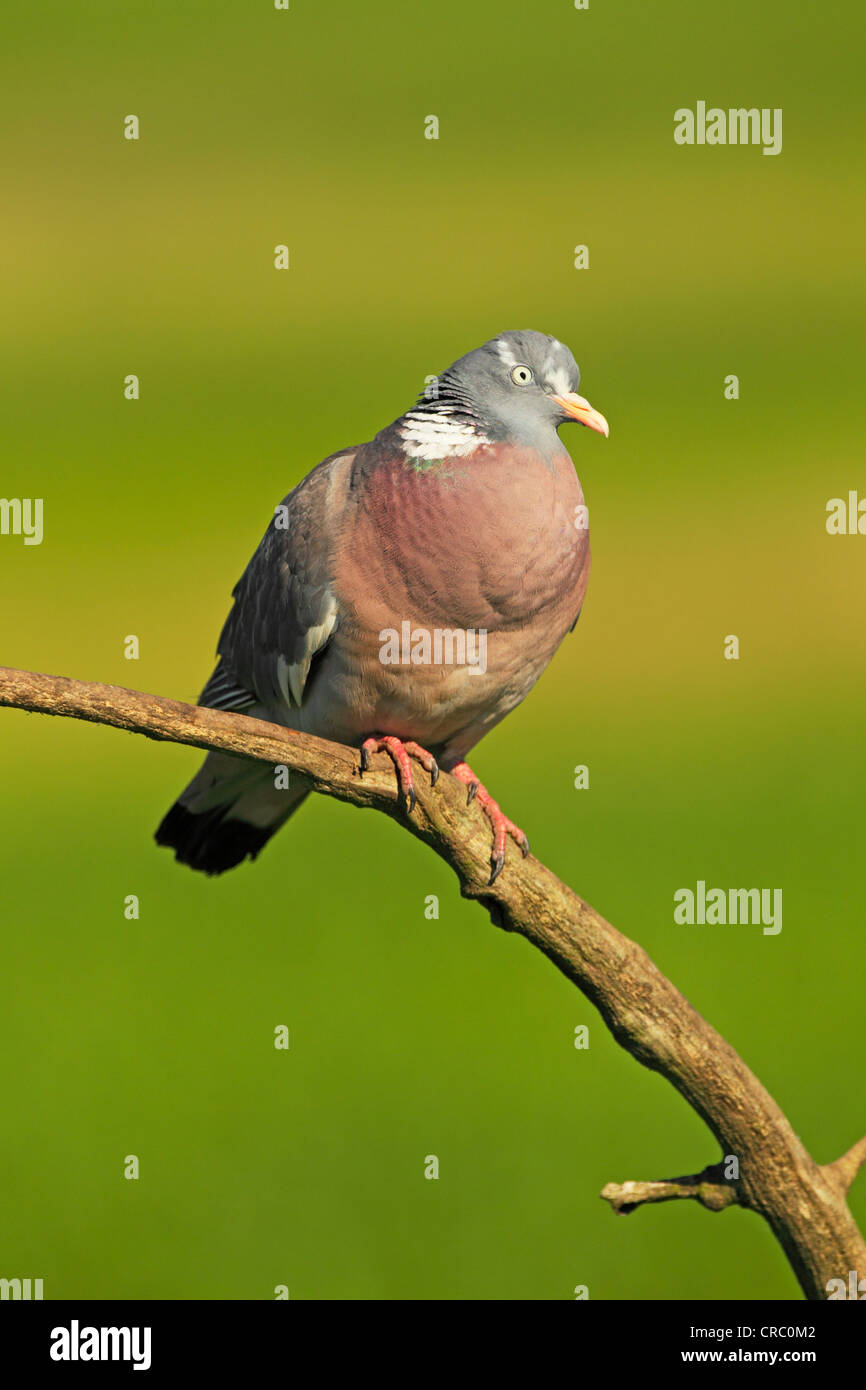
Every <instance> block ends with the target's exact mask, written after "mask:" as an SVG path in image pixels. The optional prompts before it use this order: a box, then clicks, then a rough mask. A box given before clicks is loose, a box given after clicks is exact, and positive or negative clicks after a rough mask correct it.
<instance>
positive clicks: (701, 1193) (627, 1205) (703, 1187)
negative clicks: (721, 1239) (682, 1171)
mask: <svg viewBox="0 0 866 1390" xmlns="http://www.w3.org/2000/svg"><path fill="white" fill-rule="evenodd" d="M724 1169H725V1165H724V1164H723V1163H713V1164H711V1165H710V1166H709V1167H708V1168H705V1169H704V1170H703V1172H702V1173H692V1174H690V1175H689V1176H688V1177H685V1178H659V1179H657V1180H656V1181H654V1182H609V1183H608V1184H607V1185H606V1186H605V1187H603V1188H602V1189H601V1195H602V1197H603V1198H604V1200H605V1201H606V1202H610V1204H611V1207H612V1208H613V1210H614V1211H615V1212H619V1213H621V1214H623V1215H628V1213H629V1212H632V1211H635V1210H636V1208H637V1207H640V1206H643V1205H645V1204H646V1203H648V1202H674V1201H677V1200H679V1199H682V1198H689V1197H691V1198H694V1199H695V1200H696V1201H698V1202H700V1204H701V1206H702V1207H706V1208H707V1211H724V1209H725V1207H732V1206H736V1205H738V1203H739V1200H740V1199H739V1196H738V1193H737V1186H736V1183H733V1182H725V1181H724Z"/></svg>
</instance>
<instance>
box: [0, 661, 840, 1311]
mask: <svg viewBox="0 0 866 1390" xmlns="http://www.w3.org/2000/svg"><path fill="white" fill-rule="evenodd" d="M0 705H6V706H10V707H13V708H17V709H22V710H31V711H38V712H40V713H43V714H56V715H65V716H68V717H71V718H74V719H85V720H89V721H90V722H91V723H97V724H110V725H113V726H114V727H115V728H119V729H126V730H128V731H129V732H132V733H139V734H144V735H146V736H147V737H148V738H154V739H161V740H167V741H170V742H173V743H185V744H191V745H192V746H193V747H196V748H203V749H216V750H219V751H222V752H228V753H234V754H236V755H237V756H238V757H242V758H249V759H253V760H260V761H265V762H271V763H281V764H284V765H285V766H287V767H288V768H289V769H290V772H291V773H292V774H293V775H294V776H296V777H298V778H300V779H302V780H303V781H304V782H306V784H307V785H308V786H309V787H310V788H311V789H312V790H315V791H318V792H322V793H324V794H325V795H327V796H333V797H336V798H337V799H338V800H340V801H348V802H351V803H352V804H354V805H355V806H360V807H370V808H374V809H376V810H379V811H384V812H385V814H386V815H389V816H391V817H392V818H393V819H395V820H399V821H402V823H403V824H404V825H405V826H406V828H407V829H408V830H410V831H411V833H412V834H413V835H416V836H417V837H418V838H419V839H421V840H423V841H424V842H425V843H426V844H428V845H430V846H431V848H432V849H434V850H435V851H436V853H437V854H439V855H440V856H441V857H442V858H443V859H444V860H445V861H446V862H447V863H448V864H450V865H451V867H452V869H453V870H454V872H455V873H456V874H457V876H458V879H459V881H460V891H461V893H462V894H463V895H464V897H467V898H474V899H476V900H478V901H479V902H480V903H482V904H483V906H484V907H485V908H486V909H487V911H488V912H489V913H490V915H491V917H492V919H493V921H494V922H495V923H496V924H497V925H498V926H501V927H504V928H506V929H507V930H509V931H514V932H519V933H520V934H521V935H522V936H524V937H525V938H526V939H527V941H529V942H531V943H532V945H534V946H536V947H538V949H539V950H540V951H543V952H544V954H545V955H546V956H547V957H548V958H549V959H550V960H551V961H552V962H553V963H554V965H556V966H557V967H558V969H559V970H561V971H562V972H563V974H564V975H566V976H567V977H568V979H570V980H571V981H573V983H574V984H575V985H577V987H578V989H580V990H581V991H582V992H583V993H584V994H585V995H586V997H587V998H588V999H589V1000H591V1002H592V1003H593V1004H595V1006H596V1007H597V1009H598V1010H599V1012H600V1013H601V1016H602V1018H603V1019H604V1021H605V1023H606V1024H607V1026H608V1028H609V1029H610V1031H611V1032H612V1034H613V1036H614V1037H615V1038H616V1040H617V1042H618V1043H619V1044H620V1045H621V1046H622V1047H623V1048H625V1050H626V1051H628V1052H630V1053H631V1055H632V1056H633V1057H635V1058H636V1059H637V1061H639V1062H641V1063H642V1064H643V1065H644V1066H645V1067H649V1068H650V1069H652V1070H653V1071H657V1072H659V1073H660V1074H661V1075H662V1076H664V1077H665V1078H666V1079H667V1080H668V1081H669V1082H670V1083H671V1085H673V1086H675V1087H676V1089H677V1090H678V1091H679V1092H680V1094H681V1095H682V1096H683V1097H684V1099H685V1100H686V1101H687V1102H688V1103H689V1105H691V1106H692V1108H693V1109H694V1110H695V1111H696V1112H697V1114H698V1115H700V1117H701V1119H702V1120H703V1121H704V1122H705V1123H706V1125H707V1127H708V1128H709V1130H710V1131H711V1133H712V1134H713V1135H714V1137H715V1139H716V1141H717V1143H718V1145H719V1148H720V1150H721V1153H722V1155H723V1157H724V1158H725V1159H727V1158H729V1157H730V1156H733V1157H735V1158H736V1159H737V1160H738V1164H739V1177H738V1179H737V1182H736V1203H737V1204H739V1205H741V1206H744V1207H747V1208H749V1209H750V1210H752V1211H754V1212H757V1213H758V1214H759V1215H760V1216H762V1217H763V1218H764V1219H765V1220H766V1221H767V1222H768V1224H769V1226H770V1228H771V1229H772V1231H773V1233H774V1234H775V1236H776V1237H777V1239H778V1240H779V1241H780V1243H781V1245H782V1247H783V1249H784V1250H785V1253H786V1255H787V1257H788V1259H789V1261H790V1263H791V1266H792V1268H793V1270H794V1272H795V1274H796V1276H797V1278H798V1280H799V1282H800V1285H801V1287H802V1289H803V1291H804V1293H805V1295H806V1297H807V1298H810V1299H825V1298H826V1297H827V1283H828V1281H829V1280H830V1279H838V1278H841V1279H843V1280H847V1279H848V1274H849V1271H850V1270H857V1271H859V1273H860V1275H861V1276H862V1275H866V1245H864V1242H863V1238H862V1236H861V1234H860V1232H859V1230H858V1229H857V1226H856V1223H855V1221H854V1218H853V1216H852V1215H851V1212H850V1210H849V1209H848V1205H847V1202H846V1192H847V1189H848V1187H849V1186H850V1183H851V1182H852V1181H853V1178H854V1174H855V1173H856V1171H857V1169H858V1168H859V1166H860V1164H861V1163H862V1162H863V1160H864V1157H866V1140H863V1141H861V1142H860V1143H859V1144H856V1145H855V1146H854V1148H853V1149H851V1151H850V1152H849V1153H848V1154H846V1155H845V1156H844V1157H843V1158H841V1159H839V1160H837V1161H836V1162H835V1163H832V1164H828V1165H825V1166H823V1167H822V1166H820V1165H819V1164H817V1163H816V1162H815V1160H814V1159H813V1158H812V1157H811V1156H810V1154H809V1153H807V1151H806V1149H805V1148H804V1146H803V1145H802V1144H801V1142H800V1140H799V1139H798V1138H797V1135H796V1134H795V1133H794V1131H793V1129H792V1127H791V1125H790V1124H789V1122H788V1120H787V1119H786V1117H785V1116H784V1115H783V1113H782V1111H781V1110H780V1109H779V1107H778V1105H777V1104H776V1102H775V1101H774V1100H773V1098H772V1096H770V1095H769V1094H768V1092H767V1091H766V1090H765V1089H764V1087H763V1086H762V1085H761V1083H760V1082H759V1081H758V1080H757V1078H756V1077H755V1076H753V1074H752V1073H751V1072H750V1071H749V1069H748V1067H746V1065H745V1063H744V1062H743V1061H742V1060H741V1058H740V1057H739V1056H738V1055H737V1053H736V1052H735V1051H734V1049H733V1048H732V1047H731V1046H730V1044H729V1043H727V1042H726V1041H725V1039H724V1038H722V1037H721V1036H720V1035H719V1034H718V1033H717V1032H716V1031H715V1030H714V1029H713V1028H711V1027H710V1025H709V1024H708V1023H707V1022H706V1020H705V1019H703V1018H702V1017H701V1015H700V1014H699V1013H697V1011H696V1010H695V1009H693V1008H692V1006H691V1004H689V1002H688V1001H687V1000H686V999H685V998H684V997H683V995H682V994H680V993H679V991H678V990H677V989H676V988H675V987H674V985H672V984H671V982H670V981H669V980H668V979H666V978H665V976H664V975H662V974H661V972H660V971H659V970H658V969H657V968H656V966H655V965H654V964H653V962H652V961H651V960H650V958H649V956H648V955H647V954H646V952H645V951H644V950H643V949H642V947H640V946H639V945H638V944H637V943H636V942H634V941H631V940H629V938H628V937H625V936H623V935H621V933H620V932H618V931H617V930H616V929H615V928H614V927H612V926H611V925H610V923H609V922H606V921H605V919H604V918H603V917H601V916H600V915H599V913H597V912H596V911H595V910H594V908H592V907H590V906H589V904H588V903H586V902H584V901H583V899H582V898H580V897H578V896H577V894H576V893H574V892H573V891H572V890H571V889H570V888H568V887H567V886H566V885H565V884H563V883H562V882H560V880H559V879H558V878H557V877H556V876H555V875H554V874H553V873H551V871H550V870H549V869H547V868H545V866H544V865H543V864H541V863H539V861H538V860H537V859H535V858H529V859H527V860H521V858H520V855H519V852H518V851H517V850H516V849H514V850H513V852H512V851H511V850H510V851H509V861H508V864H507V867H506V870H505V872H504V873H503V874H501V875H500V876H499V878H498V879H497V880H496V882H495V884H493V885H492V886H489V885H488V883H487V878H488V874H489V852H490V840H489V826H488V823H487V821H486V820H485V819H484V817H483V814H482V812H481V811H480V809H479V808H478V807H476V806H467V802H466V788H465V787H464V786H462V785H461V784H460V783H458V782H457V781H456V779H455V778H453V777H449V776H443V777H441V778H440V779H439V782H438V784H437V786H436V787H435V788H431V787H430V786H429V785H428V784H427V781H426V779H424V778H419V779H417V790H418V802H417V806H416V808H415V810H414V812H413V813H412V816H411V817H407V815H406V813H405V811H404V809H403V807H402V804H401V803H400V802H399V800H398V798H397V796H396V787H395V780H394V772H393V768H392V765H391V763H390V760H389V759H388V758H387V756H386V755H385V754H380V755H378V756H377V757H376V758H374V759H373V761H372V764H371V767H370V770H369V772H367V773H365V774H364V776H363V778H362V777H360V776H359V767H358V755H357V753H356V752H355V751H354V750H352V749H350V748H344V747H342V746H341V745H339V744H334V743H327V742H325V741H323V740H322V739H316V738H310V737H308V736H306V735H303V734H298V733H294V732H289V731H287V730H285V729H282V728H280V727H279V726H277V725H273V724H266V723H263V722H262V721H260V720H255V719H249V718H247V717H245V716H243V715H239V714H224V713H221V712H219V711H216V710H208V709H202V708H199V707H196V706H192V705H185V704H180V703H178V702H177V701H174V700H166V699H162V698H159V697H157V696H155V695H144V694H141V693H139V692H137V691H131V690H125V689H122V688H120V687H117V686H108V685H97V684H91V683H87V682H83V681H75V680H68V679H66V678H65V677H61V676H45V675H37V674H34V673H31V672H27V671H14V670H9V669H7V668H0ZM698 1176H700V1175H698ZM629 1186H631V1194H632V1195H631V1199H630V1200H623V1199H619V1209H623V1208H624V1207H631V1206H635V1205H639V1204H640V1202H636V1201H635V1200H634V1199H635V1197H637V1196H640V1197H641V1201H642V1202H646V1201H659V1200H668V1199H669V1198H672V1197H680V1196H695V1197H697V1198H698V1199H699V1200H700V1198H701V1193H700V1191H699V1190H692V1188H693V1187H694V1184H690V1183H689V1180H687V1179H675V1180H673V1183H672V1184H671V1183H667V1184H661V1187H662V1188H665V1187H667V1188H671V1187H672V1186H673V1187H677V1186H679V1187H681V1188H682V1189H683V1190H682V1191H673V1190H670V1191H668V1192H667V1193H666V1194H663V1193H662V1192H660V1191H658V1190H656V1191H654V1190H653V1189H658V1187H659V1185H658V1184H632V1185H629V1184H625V1185H624V1187H629ZM713 1186H714V1184H713V1183H710V1184H709V1187H708V1188H707V1191H706V1192H705V1194H704V1195H705V1196H706V1197H707V1199H708V1200H706V1201H705V1202H704V1205H711V1204H712V1200H713V1192H712V1191H711V1190H710V1189H711V1188H712V1187H713ZM700 1187H701V1184H700V1183H699V1184H697V1188H698V1189H699V1188H700ZM622 1190H623V1189H619V1191H620V1192H622ZM616 1192H617V1189H616V1188H615V1185H609V1186H608V1187H607V1188H605V1192H604V1194H603V1195H605V1196H606V1197H607V1200H609V1201H611V1204H612V1205H613V1206H614V1209H616V1207H617V1198H616ZM732 1204H733V1199H731V1200H729V1201H726V1202H725V1205H732Z"/></svg>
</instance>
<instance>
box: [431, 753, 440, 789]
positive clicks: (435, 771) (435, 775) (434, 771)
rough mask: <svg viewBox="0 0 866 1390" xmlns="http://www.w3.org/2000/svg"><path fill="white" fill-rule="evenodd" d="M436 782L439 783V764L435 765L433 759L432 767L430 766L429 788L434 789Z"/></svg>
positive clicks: (435, 762)
mask: <svg viewBox="0 0 866 1390" xmlns="http://www.w3.org/2000/svg"><path fill="white" fill-rule="evenodd" d="M438 781H439V764H438V763H437V761H436V759H435V758H434V759H433V766H432V768H431V769H430V786H431V787H435V786H436V783H437V782H438Z"/></svg>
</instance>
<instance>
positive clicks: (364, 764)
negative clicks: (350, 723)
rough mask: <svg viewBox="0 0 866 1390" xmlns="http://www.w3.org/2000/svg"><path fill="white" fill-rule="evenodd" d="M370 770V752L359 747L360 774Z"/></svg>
mask: <svg viewBox="0 0 866 1390" xmlns="http://www.w3.org/2000/svg"><path fill="white" fill-rule="evenodd" d="M369 770H370V754H369V753H368V752H367V749H366V748H362V749H361V775H362V776H363V775H364V773H365V772H369Z"/></svg>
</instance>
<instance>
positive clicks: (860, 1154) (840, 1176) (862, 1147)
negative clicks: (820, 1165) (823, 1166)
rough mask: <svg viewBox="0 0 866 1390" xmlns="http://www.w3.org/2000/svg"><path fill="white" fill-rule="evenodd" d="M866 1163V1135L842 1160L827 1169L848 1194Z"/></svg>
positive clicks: (829, 1165)
mask: <svg viewBox="0 0 866 1390" xmlns="http://www.w3.org/2000/svg"><path fill="white" fill-rule="evenodd" d="M864 1163H866V1135H864V1136H863V1138H862V1139H858V1141H857V1143H856V1144H854V1145H853V1146H852V1147H851V1148H850V1149H849V1150H848V1152H847V1153H846V1154H843V1155H842V1157H841V1158H837V1159H836V1162H835V1163H830V1164H828V1165H827V1168H828V1172H829V1174H830V1175H831V1177H833V1178H835V1179H836V1181H837V1182H838V1183H840V1184H841V1187H842V1191H843V1192H847V1191H848V1189H849V1188H850V1186H851V1184H852V1182H853V1181H854V1179H855V1178H856V1176H857V1174H858V1173H859V1171H860V1169H861V1168H862V1167H863V1164H864Z"/></svg>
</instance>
